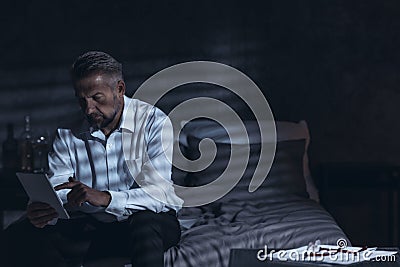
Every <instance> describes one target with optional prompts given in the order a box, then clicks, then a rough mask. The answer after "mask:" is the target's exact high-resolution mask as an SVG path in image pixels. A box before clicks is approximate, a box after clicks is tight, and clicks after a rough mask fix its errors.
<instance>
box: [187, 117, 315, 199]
mask: <svg viewBox="0 0 400 267" xmlns="http://www.w3.org/2000/svg"><path fill="white" fill-rule="evenodd" d="M198 126H199V124H196V127H198ZM196 127H194V126H193V127H189V128H187V129H186V133H185V135H186V136H185V140H184V142H182V143H183V144H184V154H185V155H186V157H188V158H189V159H192V160H194V159H197V158H198V157H199V156H200V152H199V149H198V148H199V143H200V141H201V140H202V139H203V138H205V137H208V138H211V139H213V140H214V141H215V143H216V147H217V154H216V157H215V159H214V161H213V162H212V164H211V165H209V166H208V167H207V168H206V169H204V170H201V171H198V172H191V173H188V174H187V176H186V178H185V185H186V186H200V185H205V184H208V183H210V182H212V181H214V180H215V179H217V178H218V177H219V176H220V175H221V174H222V172H223V171H224V170H225V168H226V166H227V164H228V160H229V157H230V154H231V146H236V148H237V149H239V150H240V149H244V148H245V147H244V146H243V145H240V144H230V143H229V142H226V140H227V139H226V138H225V137H226V135H227V134H226V131H224V130H223V128H221V126H219V125H217V124H216V123H214V124H212V123H211V124H210V123H209V124H207V125H205V124H203V125H200V127H202V131H201V133H199V132H198V131H196V130H195V128H196ZM204 127H207V128H204ZM218 127H220V129H219V130H215V129H216V128H218ZM204 129H207V130H206V131H204ZM204 132H209V133H210V134H209V135H207V134H204ZM248 134H249V139H250V140H251V141H250V156H249V159H248V164H247V167H246V169H245V172H244V174H243V176H242V177H241V179H240V181H239V182H238V184H237V185H236V186H235V187H234V188H233V189H232V190H231V191H230V192H229V193H228V194H226V195H225V196H224V197H222V198H221V199H219V200H217V201H216V202H225V201H232V200H246V201H251V200H257V201H258V200H264V201H266V202H276V201H286V200H291V199H294V198H303V197H308V194H307V191H306V185H305V180H304V176H303V156H304V148H305V140H304V139H302V140H293V141H281V142H278V143H277V147H276V153H275V157H274V161H273V164H272V167H271V170H270V172H269V174H268V176H267V179H265V180H264V182H263V183H262V185H261V186H260V187H259V188H258V189H257V190H256V191H255V192H253V193H249V192H248V187H249V183H250V180H251V178H252V175H253V173H254V170H255V168H256V166H257V163H258V160H259V153H260V149H261V146H260V143H259V138H256V137H254V136H256V135H257V134H258V135H259V132H258V133H257V131H254V130H252V131H250V132H249V133H248ZM224 135H225V137H224ZM240 160H247V159H245V158H243V159H240ZM238 175H240V174H238ZM233 178H235V177H233Z"/></svg>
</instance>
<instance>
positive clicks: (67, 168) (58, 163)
mask: <svg viewBox="0 0 400 267" xmlns="http://www.w3.org/2000/svg"><path fill="white" fill-rule="evenodd" d="M65 131H66V130H65V129H58V130H57V133H56V137H55V139H54V142H53V147H52V150H51V151H50V152H49V154H48V160H49V181H50V183H51V184H52V185H53V187H54V186H56V185H59V184H62V183H65V182H68V178H69V177H70V176H73V175H74V169H73V167H72V163H71V157H70V154H69V150H68V147H67V145H66V133H65ZM69 191H70V189H63V190H58V191H56V192H57V194H58V196H59V197H60V198H61V200H62V202H63V203H64V204H65V203H67V194H68V192H69Z"/></svg>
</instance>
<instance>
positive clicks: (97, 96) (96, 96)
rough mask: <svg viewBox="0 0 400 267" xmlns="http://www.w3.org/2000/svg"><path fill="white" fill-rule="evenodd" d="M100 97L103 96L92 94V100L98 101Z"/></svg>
mask: <svg viewBox="0 0 400 267" xmlns="http://www.w3.org/2000/svg"><path fill="white" fill-rule="evenodd" d="M102 98H103V96H101V95H95V96H93V100H94V101H100V100H101V99H102Z"/></svg>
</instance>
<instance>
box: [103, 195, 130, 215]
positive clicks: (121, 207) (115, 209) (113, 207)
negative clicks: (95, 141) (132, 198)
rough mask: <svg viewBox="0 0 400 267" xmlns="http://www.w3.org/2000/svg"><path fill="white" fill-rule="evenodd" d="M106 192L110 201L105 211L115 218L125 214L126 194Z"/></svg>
mask: <svg viewBox="0 0 400 267" xmlns="http://www.w3.org/2000/svg"><path fill="white" fill-rule="evenodd" d="M107 192H108V193H110V195H111V201H110V204H109V205H108V207H107V208H106V209H105V211H106V212H107V213H110V214H112V215H115V216H117V217H120V216H123V215H124V214H125V207H126V203H127V202H128V194H127V193H125V192H116V191H107Z"/></svg>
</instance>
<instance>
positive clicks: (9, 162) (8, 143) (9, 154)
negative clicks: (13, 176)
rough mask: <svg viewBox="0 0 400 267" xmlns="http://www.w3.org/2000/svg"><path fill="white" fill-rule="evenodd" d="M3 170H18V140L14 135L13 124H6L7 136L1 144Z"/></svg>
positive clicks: (10, 171) (6, 171)
mask: <svg viewBox="0 0 400 267" xmlns="http://www.w3.org/2000/svg"><path fill="white" fill-rule="evenodd" d="M2 149H3V150H2V151H3V153H2V158H3V170H4V172H5V173H7V174H9V173H14V172H16V171H17V170H18V163H19V161H18V141H17V139H15V137H14V124H12V123H8V124H7V137H6V139H5V140H4V141H3V144H2Z"/></svg>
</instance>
